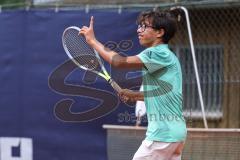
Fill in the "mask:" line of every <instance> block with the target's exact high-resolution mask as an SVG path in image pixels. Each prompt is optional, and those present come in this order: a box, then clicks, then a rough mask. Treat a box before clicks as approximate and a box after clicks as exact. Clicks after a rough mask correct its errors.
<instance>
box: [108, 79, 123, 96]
mask: <svg viewBox="0 0 240 160" xmlns="http://www.w3.org/2000/svg"><path fill="white" fill-rule="evenodd" d="M108 82H109V83H110V84H111V86H112V87H113V89H114V90H115V91H117V93H119V92H120V91H121V90H122V88H121V87H120V86H119V85H118V84H117V83H116V82H115V81H114V80H113V79H110V80H109V81H108Z"/></svg>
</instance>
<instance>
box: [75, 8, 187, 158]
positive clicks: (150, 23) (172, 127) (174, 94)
mask: <svg viewBox="0 0 240 160" xmlns="http://www.w3.org/2000/svg"><path fill="white" fill-rule="evenodd" d="M137 23H138V29H137V33H138V38H139V42H140V44H141V45H142V46H144V47H146V49H145V50H143V51H142V52H141V53H140V54H138V55H136V56H129V57H122V56H121V55H119V54H118V53H116V52H114V51H110V50H106V49H105V47H104V45H103V44H101V43H100V42H99V41H98V40H97V39H96V38H95V35H94V30H93V17H91V21H90V26H89V27H87V26H83V27H82V29H81V31H80V33H79V34H83V35H84V36H85V38H86V41H87V42H88V44H89V45H90V46H91V47H93V48H94V49H95V50H96V51H97V52H98V53H99V54H100V55H101V56H102V57H103V58H104V59H105V60H106V61H107V62H109V63H110V64H111V65H112V66H114V67H119V68H139V69H140V68H142V69H143V71H144V75H143V87H144V91H143V92H139V91H132V90H128V89H123V90H122V91H121V92H120V97H121V99H122V100H123V101H137V100H142V101H144V102H145V105H146V108H147V117H148V127H147V133H146V138H145V140H144V141H143V142H142V144H141V146H140V147H139V149H138V151H137V152H136V153H135V155H134V157H133V160H180V159H181V153H182V150H183V145H184V141H185V138H186V134H187V131H186V124H185V120H184V117H183V114H182V73H181V67H180V64H179V61H178V59H177V57H176V56H175V55H174V53H173V52H172V51H171V50H170V49H169V47H168V42H169V40H170V39H171V38H172V37H173V36H174V34H175V31H176V22H175V19H174V17H173V16H172V15H171V13H169V12H161V11H159V10H156V11H146V12H142V13H141V14H140V15H139V17H138V19H137ZM126 147H127V146H126Z"/></svg>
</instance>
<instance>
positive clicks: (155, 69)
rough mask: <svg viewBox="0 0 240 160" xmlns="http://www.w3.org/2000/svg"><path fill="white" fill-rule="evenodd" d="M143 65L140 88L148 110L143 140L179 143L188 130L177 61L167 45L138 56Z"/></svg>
mask: <svg viewBox="0 0 240 160" xmlns="http://www.w3.org/2000/svg"><path fill="white" fill-rule="evenodd" d="M137 56H138V57H139V58H140V60H141V61H142V62H143V63H144V69H143V88H144V102H145V105H146V109H147V118H148V127H147V132H146V139H147V140H151V141H161V142H180V141H184V140H185V139H186V135H187V129H186V123H185V120H184V117H183V112H182V72H181V66H180V63H179V60H178V58H177V57H176V56H175V54H174V53H173V52H172V51H171V50H170V49H169V48H168V45H167V44H160V45H157V46H154V47H150V48H147V49H145V50H144V51H142V52H141V53H140V54H138V55H137Z"/></svg>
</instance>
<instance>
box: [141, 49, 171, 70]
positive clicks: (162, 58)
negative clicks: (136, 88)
mask: <svg viewBox="0 0 240 160" xmlns="http://www.w3.org/2000/svg"><path fill="white" fill-rule="evenodd" d="M137 56H138V58H139V59H140V60H141V61H142V62H143V63H144V66H145V68H146V69H147V71H148V72H149V73H153V72H155V71H157V70H159V69H161V68H164V67H167V66H169V65H171V64H172V63H173V61H174V59H173V56H172V54H171V53H170V52H161V51H159V52H156V51H154V50H150V49H146V50H144V51H142V52H141V53H140V54H138V55H137Z"/></svg>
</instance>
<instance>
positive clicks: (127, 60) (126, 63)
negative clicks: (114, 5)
mask: <svg viewBox="0 0 240 160" xmlns="http://www.w3.org/2000/svg"><path fill="white" fill-rule="evenodd" d="M79 34H82V35H84V36H85V38H86V41H87V43H88V44H89V45H90V46H91V47H92V48H94V49H95V50H96V51H97V52H98V53H99V54H100V55H101V57H102V58H103V59H104V60H105V61H107V62H108V63H109V64H111V65H112V66H113V67H116V68H129V69H131V68H134V69H141V68H142V67H143V66H144V64H143V63H142V61H141V60H140V59H139V58H138V57H137V56H129V57H123V56H121V55H120V54H118V53H117V52H114V51H112V50H109V49H107V48H106V47H105V46H104V45H103V44H102V43H101V42H99V41H98V40H97V39H96V37H95V34H94V29H93V16H92V17H91V20H90V25H89V27H87V26H83V27H82V28H81V31H80V32H79Z"/></svg>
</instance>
